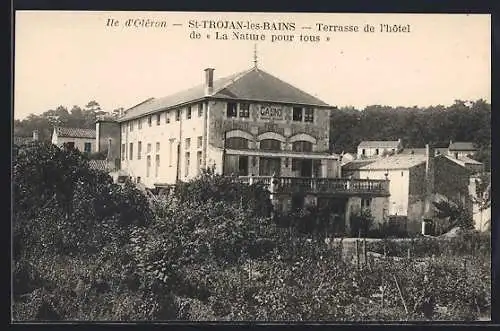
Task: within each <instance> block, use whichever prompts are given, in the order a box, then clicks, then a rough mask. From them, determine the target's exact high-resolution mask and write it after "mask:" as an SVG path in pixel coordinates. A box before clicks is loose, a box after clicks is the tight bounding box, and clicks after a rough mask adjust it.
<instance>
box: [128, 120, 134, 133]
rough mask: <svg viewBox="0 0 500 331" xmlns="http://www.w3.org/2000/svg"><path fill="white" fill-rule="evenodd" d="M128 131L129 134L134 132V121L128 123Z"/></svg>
mask: <svg viewBox="0 0 500 331" xmlns="http://www.w3.org/2000/svg"><path fill="white" fill-rule="evenodd" d="M128 130H129V131H130V132H132V131H134V121H130V122H128Z"/></svg>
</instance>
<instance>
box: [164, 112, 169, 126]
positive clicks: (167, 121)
mask: <svg viewBox="0 0 500 331" xmlns="http://www.w3.org/2000/svg"><path fill="white" fill-rule="evenodd" d="M165 123H166V124H168V123H170V117H169V116H168V111H166V112H165Z"/></svg>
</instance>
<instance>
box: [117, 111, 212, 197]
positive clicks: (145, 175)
mask: <svg viewBox="0 0 500 331" xmlns="http://www.w3.org/2000/svg"><path fill="white" fill-rule="evenodd" d="M198 105H202V104H201V103H197V104H193V105H191V116H190V118H188V107H181V108H179V109H178V112H177V110H170V111H163V112H159V113H155V114H152V115H147V116H143V117H141V118H138V119H134V120H131V121H127V122H122V123H121V160H122V161H121V162H122V163H121V164H122V165H121V167H122V169H123V170H125V171H127V172H128V173H129V175H130V176H131V177H133V178H134V179H135V181H136V182H137V181H138V182H142V183H144V185H146V186H148V187H152V186H153V185H154V184H156V183H169V184H173V183H175V182H176V179H181V180H185V179H190V178H193V177H195V176H196V175H198V174H199V171H200V167H201V166H202V164H199V163H198V164H197V158H198V157H200V155H201V156H202V157H203V155H206V153H203V151H204V146H205V144H206V140H207V137H206V135H204V134H203V130H204V124H205V115H204V114H205V113H206V111H205V109H203V110H202V112H201V117H200V116H199V113H198ZM202 107H203V105H202ZM200 141H201V145H199V142H200ZM131 152H132V154H131ZM188 153H189V154H188Z"/></svg>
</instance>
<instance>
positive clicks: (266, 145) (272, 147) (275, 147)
mask: <svg viewBox="0 0 500 331" xmlns="http://www.w3.org/2000/svg"><path fill="white" fill-rule="evenodd" d="M260 149H262V150H266V151H279V150H281V142H280V141H279V140H276V139H264V140H261V141H260Z"/></svg>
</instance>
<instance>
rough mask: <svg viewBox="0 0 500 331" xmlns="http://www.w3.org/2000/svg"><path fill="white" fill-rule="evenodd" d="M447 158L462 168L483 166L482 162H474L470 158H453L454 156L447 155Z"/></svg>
mask: <svg viewBox="0 0 500 331" xmlns="http://www.w3.org/2000/svg"><path fill="white" fill-rule="evenodd" d="M446 157H447V158H448V159H450V160H452V161H453V162H455V163H458V164H460V165H462V166H465V165H466V164H475V165H482V163H481V162H479V161H476V160H473V159H471V158H470V157H467V156H459V157H458V158H456V157H453V156H450V155H446Z"/></svg>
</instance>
